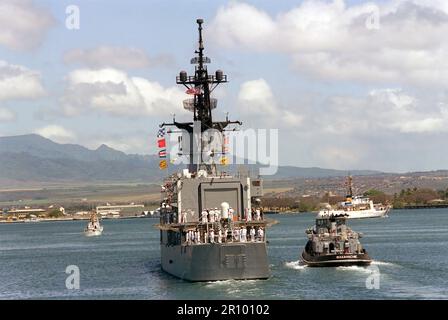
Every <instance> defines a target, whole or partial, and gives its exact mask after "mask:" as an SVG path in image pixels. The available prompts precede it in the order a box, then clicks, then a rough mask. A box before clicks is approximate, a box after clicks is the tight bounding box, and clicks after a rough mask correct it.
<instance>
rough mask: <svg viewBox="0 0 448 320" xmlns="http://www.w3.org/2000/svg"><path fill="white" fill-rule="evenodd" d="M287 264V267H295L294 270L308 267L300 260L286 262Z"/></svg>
mask: <svg viewBox="0 0 448 320" xmlns="http://www.w3.org/2000/svg"><path fill="white" fill-rule="evenodd" d="M285 266H286V267H287V268H290V269H294V270H303V269H305V268H306V265H305V264H303V263H302V262H301V261H300V260H297V261H291V262H285Z"/></svg>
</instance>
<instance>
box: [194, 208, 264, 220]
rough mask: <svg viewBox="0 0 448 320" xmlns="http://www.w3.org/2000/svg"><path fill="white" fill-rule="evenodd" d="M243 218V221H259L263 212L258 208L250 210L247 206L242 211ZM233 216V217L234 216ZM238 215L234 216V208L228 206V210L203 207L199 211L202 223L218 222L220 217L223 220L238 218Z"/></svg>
mask: <svg viewBox="0 0 448 320" xmlns="http://www.w3.org/2000/svg"><path fill="white" fill-rule="evenodd" d="M244 213H245V214H244V220H245V221H252V220H255V221H261V220H263V212H262V210H261V209H260V208H257V209H255V208H252V210H249V209H248V208H246V209H245V212H244ZM234 217H235V218H234ZM237 217H238V215H236V216H235V210H233V209H232V207H230V208H229V209H228V210H222V211H221V210H219V209H218V208H215V209H204V210H203V211H202V213H201V217H200V220H201V221H202V223H207V222H211V223H213V222H218V221H220V220H221V219H224V220H228V219H230V220H239V219H238V218H237Z"/></svg>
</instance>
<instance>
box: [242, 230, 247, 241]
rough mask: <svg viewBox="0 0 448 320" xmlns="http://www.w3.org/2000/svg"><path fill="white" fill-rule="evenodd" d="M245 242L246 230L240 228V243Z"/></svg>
mask: <svg viewBox="0 0 448 320" xmlns="http://www.w3.org/2000/svg"><path fill="white" fill-rule="evenodd" d="M246 241H247V229H246V228H242V229H241V242H246Z"/></svg>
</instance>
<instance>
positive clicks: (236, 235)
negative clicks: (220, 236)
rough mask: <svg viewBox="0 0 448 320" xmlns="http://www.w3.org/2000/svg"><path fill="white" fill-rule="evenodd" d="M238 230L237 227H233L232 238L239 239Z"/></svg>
mask: <svg viewBox="0 0 448 320" xmlns="http://www.w3.org/2000/svg"><path fill="white" fill-rule="evenodd" d="M239 231H240V230H239V229H238V228H235V230H233V240H235V241H240V232H239Z"/></svg>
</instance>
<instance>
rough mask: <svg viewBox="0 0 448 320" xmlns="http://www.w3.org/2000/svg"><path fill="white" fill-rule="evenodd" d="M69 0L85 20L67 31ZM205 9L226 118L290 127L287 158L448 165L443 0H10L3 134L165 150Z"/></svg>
mask: <svg viewBox="0 0 448 320" xmlns="http://www.w3.org/2000/svg"><path fill="white" fill-rule="evenodd" d="M68 5H77V6H78V7H79V9H80V29H79V30H68V29H67V28H66V27H65V19H66V17H67V16H66V13H65V10H66V7H67V6H68ZM11 17H14V18H11ZM198 17H201V18H204V19H205V26H204V27H205V44H206V52H207V55H209V56H210V57H211V59H212V64H211V65H210V66H209V68H210V71H214V70H215V69H223V70H224V71H225V72H226V73H227V74H228V76H229V78H230V83H229V84H228V85H226V86H225V88H220V90H219V91H217V93H216V94H217V97H218V98H219V101H220V102H219V111H218V112H217V116H224V113H225V112H230V117H231V118H240V119H242V120H243V121H244V122H245V125H246V126H247V127H250V128H276V129H279V132H280V147H279V152H280V153H279V160H280V163H281V164H288V165H296V166H321V167H331V168H339V169H379V170H385V171H409V170H432V169H442V168H446V165H445V163H447V162H448V152H447V151H446V147H445V140H446V134H447V131H448V129H447V128H448V126H447V125H448V108H447V107H446V98H447V97H446V92H447V91H446V85H445V83H446V80H447V79H446V77H447V72H446V71H447V68H448V63H447V62H446V61H445V60H446V59H445V58H444V57H446V53H448V43H447V40H446V39H445V37H444V35H446V34H447V33H446V31H448V5H447V4H446V3H445V2H444V1H437V0H436V1H426V0H412V1H411V0H409V1H406V0H390V1H389V0H387V1H386V0H385V1H373V2H371V1H370V2H367V1H343V0H334V1H330V0H328V1H325V0H322V1H273V0H264V1H255V0H253V1H137V0H134V1H92V0H90V1H44V0H41V1H32V0H19V1H11V0H3V1H0V90H1V91H3V92H4V94H3V95H2V94H1V93H0V135H2V136H7V135H18V134H26V133H32V132H36V133H39V134H42V135H44V136H47V137H48V138H50V139H53V140H55V141H58V142H62V143H79V144H82V145H85V146H87V147H89V148H96V147H98V146H99V145H101V144H102V143H106V144H108V145H110V146H112V147H114V148H117V149H120V150H123V151H125V152H128V153H142V154H145V153H153V152H155V146H154V144H153V137H154V136H155V133H156V130H157V125H158V124H159V123H160V122H162V121H165V120H169V119H170V118H171V116H170V114H172V113H176V114H177V117H178V118H182V117H186V116H188V115H187V114H184V113H182V110H181V108H180V101H181V100H182V99H183V98H186V97H187V96H186V95H185V94H184V93H183V90H182V88H178V87H177V89H176V85H175V76H176V75H177V73H178V72H179V71H180V70H183V69H186V70H187V71H191V65H190V64H189V59H190V58H191V57H192V56H193V51H194V49H195V46H196V41H197V30H196V24H195V20H196V18H198ZM369 17H370V18H373V19H374V20H373V21H374V22H375V23H376V22H379V23H378V25H373V27H372V25H370V27H369V26H368V25H367V19H368V18H369ZM375 19H377V20H378V21H376V20H375Z"/></svg>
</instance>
